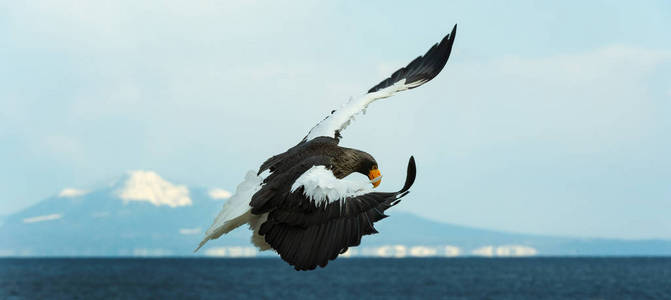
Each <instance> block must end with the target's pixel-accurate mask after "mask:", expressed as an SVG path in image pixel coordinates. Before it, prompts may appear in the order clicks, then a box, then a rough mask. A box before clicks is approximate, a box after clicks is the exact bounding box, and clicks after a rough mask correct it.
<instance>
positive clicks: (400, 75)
mask: <svg viewBox="0 0 671 300" xmlns="http://www.w3.org/2000/svg"><path fill="white" fill-rule="evenodd" d="M456 33H457V25H454V28H453V29H452V32H451V33H450V34H448V35H446V36H445V37H444V38H443V40H442V41H440V43H437V44H435V45H433V47H431V49H429V51H427V52H426V54H424V55H423V56H419V57H417V58H415V59H414V60H413V61H412V62H410V63H409V64H408V65H407V66H405V67H403V68H400V69H398V70H397V71H396V72H394V73H393V74H392V75H391V76H390V77H389V78H387V79H385V80H383V81H382V82H380V83H378V84H377V85H376V86H374V87H372V88H371V89H370V90H368V93H366V94H365V95H363V96H361V97H358V98H353V99H351V100H350V101H348V102H347V103H345V104H344V105H343V106H342V107H340V108H339V109H337V110H334V111H333V112H332V113H331V114H330V115H329V116H327V117H326V118H325V119H324V120H322V121H321V122H319V124H317V125H315V127H313V128H312V129H311V130H310V132H309V133H308V135H307V136H306V137H305V138H304V139H303V140H304V141H309V140H312V139H314V138H316V137H319V136H328V137H333V138H339V137H340V132H341V131H342V130H343V129H345V127H347V125H349V123H350V122H351V121H352V120H353V119H354V116H355V115H356V114H358V113H359V112H361V111H363V110H365V109H366V107H367V106H368V105H369V104H370V103H372V102H373V101H375V100H379V99H384V98H387V97H390V96H392V95H394V94H395V93H397V92H400V91H405V90H409V89H412V88H416V87H418V86H420V85H422V84H424V83H426V82H428V81H429V80H431V79H433V78H434V77H436V75H438V73H440V71H441V70H442V69H443V67H444V66H445V64H446V63H447V59H448V58H449V57H450V52H451V51H452V44H453V43H454V37H455V35H456Z"/></svg>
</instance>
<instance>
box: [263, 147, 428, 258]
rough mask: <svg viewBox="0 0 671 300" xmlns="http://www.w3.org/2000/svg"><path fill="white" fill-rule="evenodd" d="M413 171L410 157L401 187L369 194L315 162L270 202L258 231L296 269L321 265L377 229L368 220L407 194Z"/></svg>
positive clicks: (371, 220) (382, 215)
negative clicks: (271, 205)
mask: <svg viewBox="0 0 671 300" xmlns="http://www.w3.org/2000/svg"><path fill="white" fill-rule="evenodd" d="M326 171H328V170H326ZM415 174H416V167H415V160H414V158H412V157H411V158H410V161H409V163H408V173H407V177H406V181H405V185H404V186H403V188H402V189H401V190H399V191H397V192H391V193H375V192H371V191H370V188H368V189H366V188H364V187H363V186H357V185H356V184H350V183H347V182H340V181H339V180H345V179H346V178H343V179H336V178H335V177H334V176H333V174H331V175H330V176H331V177H332V178H329V175H328V173H326V172H325V171H324V169H323V168H320V166H316V167H312V168H310V169H309V170H308V171H306V172H305V173H304V174H303V175H301V176H300V177H299V178H298V179H297V180H296V181H295V182H294V185H293V186H292V188H291V192H290V193H289V194H287V195H286V198H285V199H283V201H282V202H281V203H277V202H276V203H275V204H276V205H278V206H276V207H274V209H272V210H271V211H270V212H269V213H268V219H267V221H266V222H265V223H263V224H262V225H261V227H260V230H259V234H260V235H262V236H264V238H265V241H266V242H267V243H268V244H269V245H270V246H272V247H273V249H275V250H276V251H277V252H278V253H279V254H280V256H281V257H282V259H284V260H285V261H287V262H288V263H290V264H291V265H293V266H294V267H295V268H296V269H297V270H311V269H314V268H316V267H317V266H321V267H324V266H326V264H327V263H328V261H329V260H333V259H335V258H336V257H337V256H338V255H339V254H341V253H344V252H345V251H347V249H348V247H351V246H357V245H359V243H360V242H361V237H362V236H364V235H368V234H374V233H377V231H376V230H375V228H374V227H373V223H375V222H377V221H379V220H381V219H383V218H385V217H387V216H386V215H385V214H384V211H385V210H386V209H388V208H389V207H391V206H393V205H396V204H397V203H398V202H399V201H400V200H399V199H400V198H401V197H403V196H405V195H406V194H407V193H408V189H409V188H410V186H412V184H413V182H414V181H415ZM343 184H344V185H346V186H343ZM368 185H370V183H368ZM252 206H253V205H252Z"/></svg>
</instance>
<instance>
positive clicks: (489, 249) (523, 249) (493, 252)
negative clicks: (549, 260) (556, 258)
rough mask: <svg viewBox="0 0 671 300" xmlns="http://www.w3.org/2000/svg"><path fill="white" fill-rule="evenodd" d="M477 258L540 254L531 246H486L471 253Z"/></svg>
mask: <svg viewBox="0 0 671 300" xmlns="http://www.w3.org/2000/svg"><path fill="white" fill-rule="evenodd" d="M471 254H473V255H477V256H487V257H493V256H534V255H536V254H538V250H536V249H535V248H532V247H529V246H523V245H502V246H498V247H496V246H484V247H480V248H478V249H475V250H473V251H472V252H471Z"/></svg>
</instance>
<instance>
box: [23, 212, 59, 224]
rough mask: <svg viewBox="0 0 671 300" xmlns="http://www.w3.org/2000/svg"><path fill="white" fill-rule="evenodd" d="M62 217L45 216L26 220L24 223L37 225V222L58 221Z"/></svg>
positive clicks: (55, 215) (57, 215)
mask: <svg viewBox="0 0 671 300" xmlns="http://www.w3.org/2000/svg"><path fill="white" fill-rule="evenodd" d="M62 217H63V215H62V214H50V215H43V216H37V217H30V218H25V219H23V223H26V224H29V223H37V222H44V221H53V220H58V219H60V218H62Z"/></svg>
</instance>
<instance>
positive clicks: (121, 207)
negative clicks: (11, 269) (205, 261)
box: [0, 171, 671, 257]
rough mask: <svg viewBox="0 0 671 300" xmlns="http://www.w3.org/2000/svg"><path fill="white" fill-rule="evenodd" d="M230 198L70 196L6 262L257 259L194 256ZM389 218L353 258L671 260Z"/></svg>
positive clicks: (13, 223)
mask: <svg viewBox="0 0 671 300" xmlns="http://www.w3.org/2000/svg"><path fill="white" fill-rule="evenodd" d="M229 196H230V193H229V192H228V191H226V190H223V189H208V188H204V187H187V186H185V185H179V184H173V183H171V182H169V181H167V180H165V179H163V178H161V177H160V176H158V174H156V173H155V172H151V171H133V172H130V173H128V174H126V175H125V176H122V177H121V178H120V180H115V181H114V182H113V183H111V184H107V185H105V186H102V187H98V188H94V189H89V190H79V189H73V188H70V189H64V190H62V191H61V192H60V193H57V194H55V195H53V196H51V197H48V198H47V199H45V200H43V201H40V202H39V203H37V204H35V205H33V206H30V207H28V208H26V209H24V210H22V211H19V212H17V213H14V214H11V215H8V216H5V217H4V218H2V219H1V220H0V241H2V243H0V256H168V255H177V256H182V255H189V256H190V255H211V256H255V255H258V253H257V252H256V250H255V249H254V248H253V247H252V246H251V243H250V236H251V234H250V232H249V231H248V229H247V228H239V229H237V230H234V231H233V232H231V233H230V234H228V235H226V236H223V237H221V238H219V239H217V240H214V241H211V243H208V245H207V246H206V247H205V248H203V249H202V250H201V252H199V253H197V254H192V251H193V249H194V248H195V246H196V245H197V244H198V242H199V241H200V239H201V238H202V236H203V232H204V231H205V230H206V229H207V227H208V226H209V225H210V223H211V222H212V220H213V219H214V217H215V216H216V214H217V213H218V212H219V210H220V209H221V206H222V205H223V203H224V201H225V198H226V197H229ZM401 205H402V203H401ZM388 214H389V215H391V217H390V218H387V219H384V220H382V221H380V222H378V223H376V228H377V229H378V231H379V232H380V233H379V234H376V235H371V236H365V237H364V238H363V239H362V243H361V245H360V246H359V247H354V248H351V249H350V251H348V253H345V256H348V255H369V256H392V257H402V256H464V255H479V256H531V255H671V241H667V240H620V239H604V238H572V237H560V236H548V235H539V234H525V233H514V232H501V231H496V230H490V229H482V228H473V227H469V226H462V225H455V224H450V223H443V222H438V221H434V220H429V219H425V218H422V217H419V216H417V215H413V214H410V213H407V212H402V211H395V210H394V209H392V210H390V211H388ZM266 253H268V252H265V253H262V254H261V255H265V254H266ZM269 254H270V253H269Z"/></svg>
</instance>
